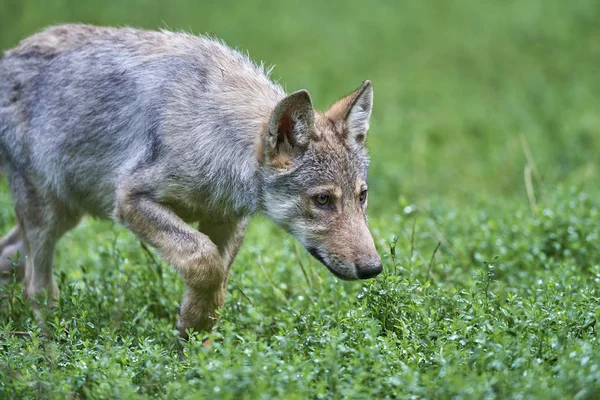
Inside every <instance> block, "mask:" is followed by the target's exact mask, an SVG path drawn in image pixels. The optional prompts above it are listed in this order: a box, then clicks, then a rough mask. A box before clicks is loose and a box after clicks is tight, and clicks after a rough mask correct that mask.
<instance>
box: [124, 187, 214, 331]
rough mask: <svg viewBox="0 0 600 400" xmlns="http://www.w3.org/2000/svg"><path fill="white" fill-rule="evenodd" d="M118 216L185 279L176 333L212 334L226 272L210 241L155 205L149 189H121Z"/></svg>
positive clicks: (157, 204) (171, 212)
mask: <svg viewBox="0 0 600 400" xmlns="http://www.w3.org/2000/svg"><path fill="white" fill-rule="evenodd" d="M116 216H117V218H118V219H119V220H120V221H121V222H122V223H123V224H125V225H126V226H127V227H128V228H129V229H130V230H131V231H133V232H134V233H135V234H136V235H138V236H139V237H140V238H141V239H143V240H145V241H146V242H148V243H150V244H151V245H152V246H154V247H156V248H157V249H158V251H159V252H160V254H161V256H162V257H163V258H164V259H165V261H167V262H168V263H169V264H171V265H173V266H174V267H175V268H177V270H178V271H179V272H180V273H181V275H182V276H183V280H184V281H185V284H186V289H185V293H184V295H183V300H182V303H181V307H180V312H179V320H178V322H177V329H178V330H179V335H180V336H181V337H182V338H184V339H185V338H187V332H186V331H187V330H188V329H192V330H194V331H198V332H202V331H209V330H210V329H211V328H212V326H213V325H214V323H215V320H216V318H217V309H218V308H220V307H221V306H222V305H223V292H222V288H223V281H224V280H225V268H224V265H223V260H222V258H221V255H220V253H219V249H218V247H217V246H216V245H215V244H214V243H213V242H212V241H211V239H210V238H209V237H208V236H207V235H205V234H203V233H200V232H198V231H197V230H195V229H193V228H191V227H190V226H189V225H187V224H186V223H185V222H184V221H183V220H182V219H181V218H179V217H178V216H177V215H176V214H175V213H174V212H173V211H172V210H171V209H170V208H168V207H166V206H164V205H162V204H160V203H158V202H156V201H155V200H154V199H153V198H152V196H151V195H148V189H147V188H146V189H145V190H143V191H142V190H135V189H133V188H130V187H127V186H126V185H125V186H123V187H121V188H120V190H119V194H118V196H117V205H116Z"/></svg>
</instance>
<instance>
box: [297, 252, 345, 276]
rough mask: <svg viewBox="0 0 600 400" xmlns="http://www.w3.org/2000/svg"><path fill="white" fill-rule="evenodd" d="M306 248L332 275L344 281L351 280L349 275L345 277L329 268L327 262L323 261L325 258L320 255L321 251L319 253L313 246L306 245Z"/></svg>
mask: <svg viewBox="0 0 600 400" xmlns="http://www.w3.org/2000/svg"><path fill="white" fill-rule="evenodd" d="M306 250H308V252H309V253H310V254H311V255H312V256H313V257H314V258H316V259H317V260H319V261H320V262H321V264H323V265H324V266H326V267H327V269H328V270H329V272H331V273H332V274H333V275H335V276H336V277H337V278H339V279H343V280H345V281H351V280H353V279H352V278H350V277H347V276H345V275H342V274H340V273H339V272H337V271H336V270H334V269H333V268H331V267H330V266H329V264H327V262H325V258H324V257H323V256H322V255H321V253H319V251H318V250H317V249H316V248H314V247H307V248H306Z"/></svg>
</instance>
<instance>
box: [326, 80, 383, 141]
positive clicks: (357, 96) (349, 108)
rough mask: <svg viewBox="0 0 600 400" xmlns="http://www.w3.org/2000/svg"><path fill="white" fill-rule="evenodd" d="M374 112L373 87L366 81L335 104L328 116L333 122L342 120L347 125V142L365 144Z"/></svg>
mask: <svg viewBox="0 0 600 400" xmlns="http://www.w3.org/2000/svg"><path fill="white" fill-rule="evenodd" d="M372 111H373V85H372V84H371V81H369V80H366V81H364V82H363V84H362V85H361V87H359V88H358V89H356V90H355V91H354V92H353V93H351V94H349V95H348V96H346V97H344V98H342V99H340V100H338V101H337V102H336V103H334V104H333V105H332V106H331V107H330V108H329V110H327V115H328V116H329V118H331V119H332V120H334V121H335V120H339V119H342V120H344V122H345V125H346V135H347V138H346V140H348V141H350V142H351V143H359V144H363V143H364V141H365V138H366V137H367V131H368V130H369V121H370V120H371V112H372Z"/></svg>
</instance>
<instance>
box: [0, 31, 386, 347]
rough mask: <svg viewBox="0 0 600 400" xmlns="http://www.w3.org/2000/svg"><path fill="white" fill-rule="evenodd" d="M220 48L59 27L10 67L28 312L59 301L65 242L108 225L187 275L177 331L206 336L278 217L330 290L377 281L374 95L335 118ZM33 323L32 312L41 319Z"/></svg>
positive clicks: (2, 108) (18, 240) (11, 148)
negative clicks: (371, 138) (259, 220)
mask: <svg viewBox="0 0 600 400" xmlns="http://www.w3.org/2000/svg"><path fill="white" fill-rule="evenodd" d="M269 73H270V71H268V70H266V69H265V68H264V66H263V65H262V64H257V63H254V62H253V61H251V60H250V59H249V57H248V56H247V55H246V54H245V53H242V52H240V51H238V50H234V49H232V48H230V47H227V46H226V45H225V44H224V43H223V42H221V41H219V40H217V39H214V38H209V37H204V36H195V35H191V34H186V33H177V32H169V31H147V30H138V29H133V28H110V27H96V26H89V25H79V24H74V25H61V26H54V27H50V28H48V29H46V30H44V31H42V32H40V33H37V34H34V35H33V36H30V37H28V38H26V39H24V40H23V41H21V42H20V43H19V44H18V45H17V46H16V47H15V48H13V49H11V50H8V51H6V52H5V54H4V55H3V57H2V58H1V59H0V166H1V168H3V169H4V172H5V175H6V176H7V178H8V181H9V186H10V192H11V195H12V197H13V200H14V209H15V213H16V220H17V224H16V227H15V228H14V229H13V230H12V231H11V232H10V233H8V234H7V235H6V236H5V237H4V238H2V240H1V241H0V253H1V254H0V271H2V272H3V273H5V274H6V273H7V272H8V271H9V270H10V262H9V261H8V257H9V256H10V255H13V254H15V253H16V252H17V251H18V252H20V254H21V255H23V257H22V258H21V262H20V264H19V265H18V270H17V276H19V277H21V278H22V280H23V283H24V293H25V296H26V297H28V298H30V299H32V304H34V305H35V304H37V307H38V309H39V302H36V301H35V300H34V299H35V298H36V296H38V295H46V296H48V299H49V302H50V303H51V304H52V303H55V302H56V299H57V298H58V296H59V291H58V287H57V285H56V282H55V280H54V278H53V254H54V249H55V246H56V244H57V241H58V240H59V239H60V237H61V236H62V235H63V234H64V233H65V232H67V231H69V230H70V229H72V228H74V227H75V226H76V225H77V224H78V222H79V221H80V220H81V218H82V217H83V216H85V215H90V216H93V217H97V218H105V219H112V220H114V221H116V222H118V223H120V224H122V225H124V226H125V227H127V228H128V229H129V230H131V231H132V232H133V233H134V234H135V235H137V237H139V238H140V239H141V240H142V241H144V242H145V243H148V244H150V245H151V246H153V247H154V248H156V249H157V251H158V252H159V254H160V255H161V257H162V258H163V259H164V260H165V261H166V262H167V263H168V264H170V265H172V266H173V267H174V268H175V269H176V270H177V271H179V273H180V274H181V276H182V278H183V280H184V282H185V292H184V294H183V298H182V301H181V305H180V307H179V318H178V321H177V324H176V327H177V330H178V331H179V334H180V336H181V337H182V338H184V339H185V338H187V333H188V332H189V330H192V331H195V332H206V331H210V329H211V328H212V327H213V325H214V324H215V322H216V320H217V316H218V310H219V308H220V307H221V306H222V305H223V302H224V295H225V287H226V281H227V276H228V274H229V270H230V267H231V264H232V262H233V260H234V258H235V256H236V254H237V252H238V250H239V248H240V246H241V244H242V240H243V237H244V231H245V228H246V225H247V221H248V218H249V217H250V216H251V215H252V214H254V213H257V212H262V213H264V214H266V215H267V216H268V217H270V219H271V220H273V221H274V222H275V223H276V224H277V225H279V226H280V227H282V228H283V229H285V230H286V231H287V232H289V233H290V234H292V235H293V236H295V237H296V238H297V239H298V241H300V243H301V244H302V245H303V246H304V247H305V248H306V249H307V250H308V252H310V254H312V255H313V256H314V257H315V258H316V259H318V260H319V261H320V262H321V263H322V264H324V265H325V266H326V267H327V268H328V269H329V270H330V271H331V272H332V273H333V274H334V275H335V276H337V277H338V278H341V279H347V280H355V279H367V278H373V277H375V276H376V275H378V274H379V273H380V272H381V270H382V263H381V259H380V257H379V255H378V253H377V251H376V248H375V244H374V242H373V238H372V236H371V233H370V231H369V229H368V226H367V219H366V208H367V203H368V195H367V169H368V164H369V158H368V154H367V149H366V147H365V140H366V137H367V131H368V129H369V121H370V117H371V112H372V107H373V88H372V84H371V82H370V81H368V80H367V81H364V82H363V84H362V85H361V86H360V87H359V88H358V89H357V90H355V91H354V92H352V93H351V94H349V95H347V96H345V97H342V98H341V99H340V100H339V101H337V102H335V103H334V104H333V105H332V106H331V107H330V108H329V109H328V110H327V111H324V112H320V111H317V110H315V109H314V107H313V104H312V100H311V97H310V95H309V93H308V91H306V90H298V91H295V92H293V93H291V94H286V93H285V91H284V90H283V88H282V87H281V86H280V85H279V84H278V83H275V82H274V81H273V80H271V79H270V77H269ZM34 308H35V307H34Z"/></svg>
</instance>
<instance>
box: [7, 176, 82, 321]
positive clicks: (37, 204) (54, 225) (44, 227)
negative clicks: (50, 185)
mask: <svg viewBox="0 0 600 400" xmlns="http://www.w3.org/2000/svg"><path fill="white" fill-rule="evenodd" d="M10 190H11V193H12V195H13V199H14V204H15V213H16V215H17V220H18V221H19V228H18V229H19V236H20V238H21V245H20V249H21V250H22V253H23V254H24V255H25V276H24V289H25V296H26V297H27V298H29V299H30V300H31V302H32V306H33V308H34V311H35V312H36V317H37V318H36V319H37V320H38V323H39V324H40V325H42V326H44V321H43V320H42V318H41V314H40V313H39V312H38V311H39V307H38V303H37V299H38V297H39V296H40V295H44V294H45V295H47V296H48V305H49V306H53V305H55V304H56V301H57V300H58V295H59V293H58V286H57V285H56V282H55V280H54V277H53V265H54V249H55V246H56V243H57V242H58V240H59V239H60V237H61V236H62V235H63V234H64V233H65V232H67V231H68V230H70V229H71V228H73V227H75V225H77V222H78V221H79V217H78V216H76V214H74V213H71V212H68V210H67V209H66V208H65V207H63V206H61V205H60V204H59V203H58V202H56V201H55V200H54V199H48V198H45V197H43V196H41V195H40V194H38V192H37V191H36V189H35V187H33V186H32V185H30V184H29V183H28V182H27V180H26V179H24V178H22V177H21V176H18V175H12V176H11V177H10Z"/></svg>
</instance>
